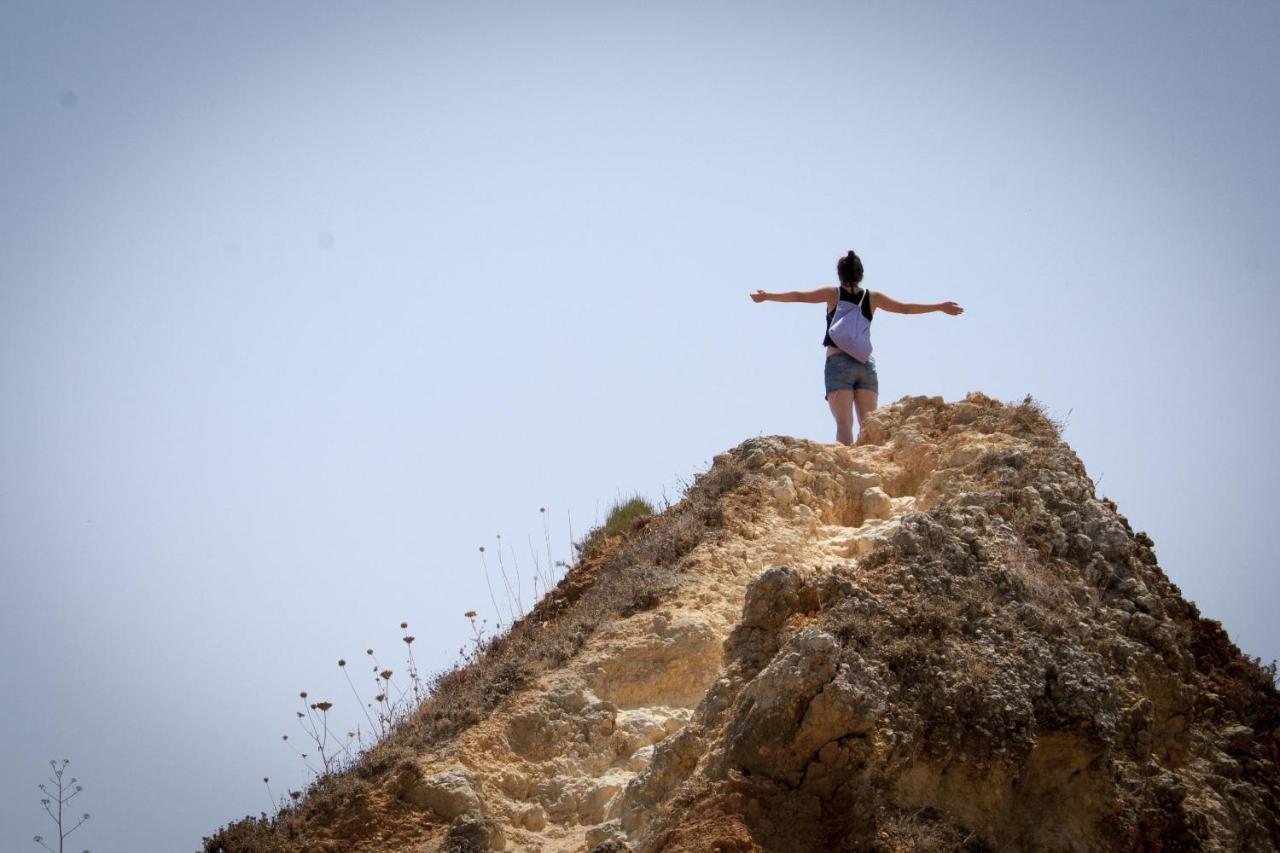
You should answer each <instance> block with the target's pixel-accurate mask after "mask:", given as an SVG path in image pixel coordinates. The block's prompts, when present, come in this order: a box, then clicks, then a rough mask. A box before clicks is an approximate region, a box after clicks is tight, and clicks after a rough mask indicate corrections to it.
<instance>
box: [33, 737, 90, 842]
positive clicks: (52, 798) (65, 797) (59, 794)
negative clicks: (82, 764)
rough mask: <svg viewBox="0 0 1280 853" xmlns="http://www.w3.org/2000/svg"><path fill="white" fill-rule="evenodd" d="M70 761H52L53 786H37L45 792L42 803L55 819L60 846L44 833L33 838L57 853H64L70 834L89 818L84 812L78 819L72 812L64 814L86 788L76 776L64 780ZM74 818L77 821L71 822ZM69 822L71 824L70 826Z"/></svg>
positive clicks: (51, 818)
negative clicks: (72, 815)
mask: <svg viewBox="0 0 1280 853" xmlns="http://www.w3.org/2000/svg"><path fill="white" fill-rule="evenodd" d="M70 763H71V762H70V761H69V760H68V759H66V758H64V759H62V761H61V762H57V761H50V762H49V767H50V768H51V769H52V770H53V774H52V775H51V776H50V777H49V782H48V784H49V785H51V786H52V788H48V787H45V784H44V783H41V784H39V785H37V786H36V787H38V788H39V789H40V790H41V792H43V793H44V797H43V798H42V799H41V800H40V805H42V806H44V810H45V811H46V812H47V813H48V815H49V819H50V820H52V821H53V824H54V826H56V827H57V829H58V837H57V841H56V843H57V845H58V846H57V847H53V846H52V842H54V839H52V838H49V839H46V838H45V837H44V836H43V835H37V836H35V837H33V838H32V839H31V840H32V841H34V842H35V843H36V844H39V845H40V846H41V847H43V848H44V849H45V850H50V851H55V853H63V849H64V846H65V845H66V841H67V838H68V836H70V835H71V833H73V832H75V831H76V830H77V829H79V828H80V827H82V826H84V824H85V821H87V820H88V819H89V815H88V813H85V814H82V815H81V816H80V817H79V818H78V819H77V818H73V817H71V815H70V814H63V812H64V811H66V809H67V805H68V804H69V803H70V802H71V801H72V800H74V799H75V798H76V797H78V796H79V795H80V792H81V791H83V790H84V786H83V785H81V784H79V780H78V779H76V778H75V777H74V776H73V777H72V778H70V779H68V780H65V781H64V780H63V778H62V777H63V774H65V773H66V771H67V765H68V764H70ZM73 820H74V821H75V823H71V822H72V821H73ZM68 824H70V825H69V826H68ZM84 853H89V851H88V850H85V851H84Z"/></svg>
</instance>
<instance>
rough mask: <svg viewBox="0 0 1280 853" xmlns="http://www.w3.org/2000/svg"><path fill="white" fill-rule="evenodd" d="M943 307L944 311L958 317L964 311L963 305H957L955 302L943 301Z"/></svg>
mask: <svg viewBox="0 0 1280 853" xmlns="http://www.w3.org/2000/svg"><path fill="white" fill-rule="evenodd" d="M941 309H942V311H943V313H946V314H950V315H951V316H952V317H957V316H959V315H961V314H963V313H964V308H962V307H961V306H959V305H957V304H956V303H954V302H944V303H942V305H941Z"/></svg>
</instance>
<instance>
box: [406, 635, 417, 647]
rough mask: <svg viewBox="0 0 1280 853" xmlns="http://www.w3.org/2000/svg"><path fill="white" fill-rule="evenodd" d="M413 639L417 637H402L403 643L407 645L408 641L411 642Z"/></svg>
mask: <svg viewBox="0 0 1280 853" xmlns="http://www.w3.org/2000/svg"><path fill="white" fill-rule="evenodd" d="M415 639H417V638H416V637H412V636H409V637H405V638H404V642H405V645H409V644H410V643H412V642H413V641H414V640H415Z"/></svg>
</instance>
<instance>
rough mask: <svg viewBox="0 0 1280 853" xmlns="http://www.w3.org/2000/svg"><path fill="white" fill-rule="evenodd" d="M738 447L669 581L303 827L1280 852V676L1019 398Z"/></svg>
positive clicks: (317, 840) (373, 842)
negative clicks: (849, 439)
mask: <svg viewBox="0 0 1280 853" xmlns="http://www.w3.org/2000/svg"><path fill="white" fill-rule="evenodd" d="M731 464H733V465H738V466H741V467H743V468H744V469H745V470H746V476H745V477H744V478H742V479H741V482H740V483H739V484H738V485H737V486H736V487H735V488H734V489H733V490H732V491H730V492H728V493H726V494H724V495H723V496H722V497H721V498H720V501H721V504H722V509H723V513H722V518H721V523H720V524H719V526H718V527H717V528H716V529H714V530H712V531H710V532H709V533H708V534H707V535H706V536H705V537H703V539H702V540H701V541H700V543H699V544H697V545H696V547H694V548H693V549H692V550H691V551H689V552H688V553H686V554H684V555H683V556H682V557H680V559H679V560H678V562H677V564H676V565H675V566H673V568H674V570H675V572H676V574H675V578H676V580H675V584H674V587H673V588H671V589H670V590H668V591H666V592H664V593H663V594H662V595H661V596H659V597H658V599H657V600H656V601H654V602H652V606H649V607H647V608H645V609H642V610H640V611H638V612H635V613H632V614H630V615H627V616H625V617H624V618H618V619H615V620H613V621H612V622H611V623H610V624H607V625H605V626H602V627H600V628H599V629H598V630H595V631H594V632H592V633H591V634H590V636H588V637H587V638H586V640H585V642H584V643H583V644H582V646H581V648H580V649H579V650H578V651H577V653H576V654H575V655H574V656H573V657H572V658H570V659H569V660H568V661H567V663H565V664H564V665H562V666H559V667H558V668H556V669H554V670H552V671H549V672H544V673H542V674H541V675H540V676H539V677H538V678H537V679H536V681H533V682H532V683H530V684H527V685H525V686H524V687H523V688H521V689H520V690H518V691H517V692H515V693H513V694H512V695H510V696H508V697H506V698H505V699H504V700H503V701H502V703H501V704H500V705H499V706H498V707H497V708H496V709H495V710H493V711H492V712H491V713H489V714H488V715H487V716H486V717H485V718H484V719H482V720H481V721H479V722H478V723H476V724H474V725H471V726H470V727H469V728H466V729H465V730H464V731H462V732H461V733H460V734H458V735H457V736H456V737H453V738H452V739H451V740H449V741H448V742H446V743H442V744H439V745H437V746H436V747H435V748H433V749H431V750H430V751H429V752H426V753H424V754H420V755H417V756H416V758H414V760H413V766H412V767H409V768H407V769H406V768H403V767H402V768H400V771H399V772H398V773H395V774H391V773H388V774H387V776H386V778H385V779H382V780H380V781H376V782H375V785H374V790H373V792H371V793H368V794H365V795H362V796H361V797H360V798H359V802H355V803H351V804H349V805H348V806H347V807H346V811H345V812H344V811H343V809H341V808H339V809H337V810H336V812H335V814H334V815H333V816H332V817H331V818H329V819H326V820H321V819H316V820H315V822H314V825H313V826H309V827H307V833H306V835H305V839H303V840H300V843H299V849H308V850H344V851H345V850H371V851H372V850H414V851H417V850H437V849H446V850H484V849H506V850H529V851H547V852H548V853H550V851H588V850H593V849H594V850H597V851H601V853H603V851H623V850H633V851H701V850H723V851H750V850H763V851H775V850H776V851H814V853H817V851H838V850H848V851H855V850H858V851H860V850H868V851H869V850H883V851H897V850H902V851H906V850H921V851H923V850H1001V851H1003V850H1014V851H1023V850H1025V851H1092V850H1115V851H1135V850H1136V851H1158V850H1163V851H1173V850H1209V851H1236V850H1242V851H1243V850H1249V851H1252V850H1259V851H1261V850H1274V849H1277V846H1280V817H1278V814H1277V797H1278V796H1280V778H1278V777H1277V769H1276V768H1277V764H1276V762H1277V760H1278V758H1280V754H1278V746H1277V744H1278V740H1277V723H1278V722H1280V701H1278V700H1277V694H1276V691H1275V688H1274V685H1273V684H1272V682H1271V681H1270V679H1269V677H1268V676H1267V674H1266V673H1265V672H1264V671H1263V670H1261V669H1259V668H1258V667H1257V666H1256V665H1254V664H1253V663H1251V662H1249V661H1248V660H1247V659H1245V658H1244V657H1243V656H1242V655H1241V654H1240V652H1239V651H1238V650H1237V649H1236V648H1235V647H1234V646H1233V645H1232V644H1231V643H1230V642H1229V640H1228V639H1227V637H1226V635H1225V633H1224V632H1223V631H1222V629H1221V627H1220V626H1219V625H1218V624H1217V623H1215V622H1212V621H1208V620H1204V619H1202V618H1200V616H1199V614H1198V612H1197V611H1196V609H1195V607H1194V606H1193V605H1191V604H1189V603H1188V602H1186V601H1185V600H1183V598H1182V597H1181V595H1180V594H1179V591H1178V589H1177V587H1175V586H1174V585H1173V584H1172V583H1171V582H1170V581H1169V579H1168V578H1167V577H1166V576H1165V575H1164V573H1163V572H1162V571H1161V570H1160V568H1159V567H1158V566H1157V563H1156V558H1155V555H1154V553H1153V551H1152V543H1151V541H1150V539H1148V538H1147V537H1146V536H1145V535H1144V534H1142V533H1135V532H1134V531H1133V530H1132V529H1131V528H1130V527H1129V524H1128V523H1127V522H1126V520H1125V519H1124V518H1123V517H1122V516H1121V515H1119V514H1118V512H1117V511H1116V507H1115V506H1114V505H1113V504H1111V503H1110V502H1109V501H1106V500H1100V499H1099V498H1098V497H1097V496H1096V495H1095V491H1094V487H1093V483H1092V481H1091V480H1090V479H1089V478H1088V477H1087V475H1086V473H1085V469H1084V466H1083V465H1082V464H1081V462H1080V460H1079V459H1077V458H1076V456H1075V454H1074V453H1073V452H1072V451H1071V449H1070V448H1069V447H1068V446H1067V445H1066V444H1065V443H1063V442H1062V441H1061V440H1060V439H1059V436H1058V434H1057V431H1056V430H1055V429H1054V428H1053V426H1052V425H1051V424H1050V423H1049V422H1048V421H1047V420H1046V419H1045V418H1044V417H1043V415H1042V414H1041V413H1040V412H1039V410H1038V409H1037V407H1035V406H1034V405H1032V404H1023V405H1019V406H1011V405H1006V404H1002V403H998V402H995V401H992V400H990V399H988V398H986V397H984V396H982V395H978V394H974V395H970V396H969V397H968V398H966V399H965V400H963V401H961V402H958V403H954V404H944V403H943V402H942V401H941V400H940V399H937V398H932V399H928V398H908V399H905V400H902V401H900V402H898V403H896V404H893V405H891V406H888V407H886V408H884V409H881V410H879V411H878V412H876V413H875V414H874V415H873V416H872V418H871V420H870V422H869V423H868V424H867V425H866V426H865V428H864V430H863V433H862V436H861V438H860V441H859V444H858V445H857V446H854V447H842V446H839V445H831V444H821V443H817V442H810V441H801V440H797V439H792V438H785V437H776V436H775V437H767V438H757V439H751V440H749V441H746V442H744V443H743V444H741V445H739V446H738V447H736V448H734V449H733V450H732V451H730V452H729V453H727V454H725V455H723V456H721V457H717V459H716V465H717V466H723V465H731ZM1224 476H1227V474H1226V473H1224ZM632 535H633V536H644V535H647V528H646V529H640V530H638V531H636V532H635V533H633V534H632ZM1204 535H1206V536H1211V535H1213V534H1212V531H1208V530H1206V531H1205V532H1204ZM601 582H603V581H601ZM380 809H382V810H383V811H380ZM357 818H358V819H357ZM391 823H394V824H395V832H394V833H391V834H388V832H389V830H388V826H389V825H390V824H391Z"/></svg>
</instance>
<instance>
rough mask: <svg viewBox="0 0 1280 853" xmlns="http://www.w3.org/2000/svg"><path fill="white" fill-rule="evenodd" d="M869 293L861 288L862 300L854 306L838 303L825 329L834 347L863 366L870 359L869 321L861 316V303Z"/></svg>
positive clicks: (847, 303)
mask: <svg viewBox="0 0 1280 853" xmlns="http://www.w3.org/2000/svg"><path fill="white" fill-rule="evenodd" d="M869 292H870V291H868V290H867V289H866V288H865V287H864V288H862V299H859V300H858V301H857V303H856V304H855V303H853V302H846V301H845V300H843V299H841V300H840V301H838V302H837V303H836V313H835V315H834V316H833V317H832V318H831V325H830V326H829V327H828V328H827V334H829V335H830V336H831V340H832V341H834V342H835V345H836V346H838V347H839V348H840V349H841V350H843V351H844V352H846V353H848V354H849V355H850V356H852V357H853V358H854V360H856V361H860V362H862V363H863V364H866V363H867V361H869V360H870V359H871V321H870V320H868V319H867V318H866V317H864V316H863V314H862V303H863V301H864V300H865V299H866V298H867V294H868V293H869Z"/></svg>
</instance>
